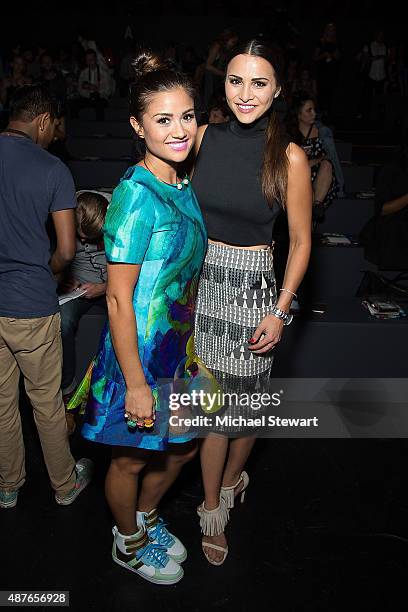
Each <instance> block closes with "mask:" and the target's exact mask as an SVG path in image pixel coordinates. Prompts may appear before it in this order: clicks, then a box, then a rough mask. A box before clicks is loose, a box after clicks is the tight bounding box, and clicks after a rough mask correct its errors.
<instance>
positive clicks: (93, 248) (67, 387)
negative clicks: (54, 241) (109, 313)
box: [60, 191, 108, 434]
mask: <svg viewBox="0 0 408 612" xmlns="http://www.w3.org/2000/svg"><path fill="white" fill-rule="evenodd" d="M77 201H78V204H77V208H76V211H75V212H76V226H77V242H76V253H75V257H74V259H73V261H72V262H71V265H70V266H69V268H68V269H67V271H66V273H65V275H64V278H63V281H62V283H61V286H60V292H62V293H67V292H71V291H73V290H74V289H77V288H81V289H82V290H85V293H84V294H83V295H82V296H81V297H79V298H76V299H73V300H70V301H69V302H65V304H62V305H61V334H62V347H63V368H62V393H63V398H64V403H65V405H66V404H67V403H68V402H69V400H70V398H71V396H72V394H73V392H74V391H75V388H76V386H77V383H78V381H77V380H76V378H75V369H76V359H75V334H76V331H77V328H78V324H79V321H80V319H81V317H82V316H83V315H84V314H86V313H87V312H88V310H89V309H90V308H91V307H92V306H94V305H95V304H98V305H100V306H101V307H102V308H105V291H106V258H105V251H104V244H103V236H102V227H103V224H104V221H105V215H106V210H107V208H108V200H107V198H106V197H105V196H104V195H102V194H101V193H98V192H94V191H80V192H78V194H77ZM96 348H97V347H95V350H96ZM66 416H67V424H68V431H69V433H70V434H71V433H73V432H74V430H75V420H74V415H73V413H72V412H67V414H66Z"/></svg>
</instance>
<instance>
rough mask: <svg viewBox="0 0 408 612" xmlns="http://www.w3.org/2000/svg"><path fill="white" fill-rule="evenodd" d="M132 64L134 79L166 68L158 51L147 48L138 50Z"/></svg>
mask: <svg viewBox="0 0 408 612" xmlns="http://www.w3.org/2000/svg"><path fill="white" fill-rule="evenodd" d="M132 66H133V70H134V73H135V77H136V79H141V78H142V77H144V76H145V75H146V74H148V73H149V72H155V71H156V70H165V69H166V68H167V64H166V63H165V62H163V60H162V59H161V57H160V55H159V54H158V53H154V52H153V51H148V50H143V51H140V53H139V54H138V56H137V57H136V58H135V59H134V60H133V62H132Z"/></svg>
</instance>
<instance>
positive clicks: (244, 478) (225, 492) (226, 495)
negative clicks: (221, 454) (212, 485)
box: [220, 472, 249, 509]
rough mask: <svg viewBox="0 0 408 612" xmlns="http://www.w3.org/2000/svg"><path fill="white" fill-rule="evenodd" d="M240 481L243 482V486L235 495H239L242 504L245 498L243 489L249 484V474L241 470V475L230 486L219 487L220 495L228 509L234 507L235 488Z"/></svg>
mask: <svg viewBox="0 0 408 612" xmlns="http://www.w3.org/2000/svg"><path fill="white" fill-rule="evenodd" d="M241 482H242V483H243V487H242V489H241V490H240V492H239V493H238V494H237V495H240V496H241V504H243V503H244V500H245V489H246V488H247V487H248V485H249V476H248V474H247V473H246V472H241V476H240V477H239V479H238V481H237V482H236V483H235V484H234V485H232V486H231V487H221V494H220V495H221V498H222V499H223V500H224V502H225V505H226V506H227V508H228V509H231V508H233V507H234V504H235V489H236V488H237V487H238V486H239V485H240V484H241Z"/></svg>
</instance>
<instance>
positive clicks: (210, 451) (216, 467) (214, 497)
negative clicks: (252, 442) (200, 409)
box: [200, 434, 229, 561]
mask: <svg viewBox="0 0 408 612" xmlns="http://www.w3.org/2000/svg"><path fill="white" fill-rule="evenodd" d="M228 442H229V440H228V438H227V437H226V436H220V435H216V434H210V435H209V436H208V437H207V438H205V439H204V440H202V442H201V448H200V459H201V470H202V475H203V485H204V493H205V499H204V506H205V508H206V510H214V509H215V508H217V507H218V506H219V504H220V489H221V483H222V479H223V472H224V465H225V459H226V456H227V452H228ZM203 542H209V543H210V544H215V545H217V546H221V547H223V548H225V547H226V545H227V540H226V538H225V535H224V533H221V534H219V535H216V536H203ZM206 554H207V555H208V557H209V558H210V559H212V560H213V561H221V560H222V559H223V557H224V553H222V552H221V551H217V550H213V549H211V548H207V549H206Z"/></svg>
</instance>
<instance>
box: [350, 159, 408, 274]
mask: <svg viewBox="0 0 408 612" xmlns="http://www.w3.org/2000/svg"><path fill="white" fill-rule="evenodd" d="M360 242H361V244H362V245H363V246H364V256H365V258H366V259H367V260H368V261H371V262H372V263H375V264H377V265H378V266H379V268H382V269H389V270H408V148H407V147H406V148H404V149H403V150H402V151H401V152H400V154H399V156H398V158H397V160H396V161H394V162H391V163H389V164H386V165H385V166H384V167H383V168H382V169H381V170H380V172H379V173H378V177H377V180H376V194H375V215H374V217H373V218H372V219H370V221H369V222H368V223H367V224H366V225H365V227H364V228H363V230H362V231H361V234H360Z"/></svg>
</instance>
